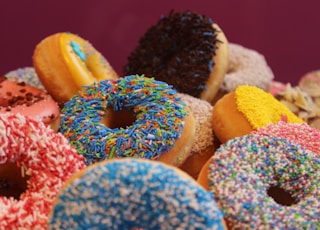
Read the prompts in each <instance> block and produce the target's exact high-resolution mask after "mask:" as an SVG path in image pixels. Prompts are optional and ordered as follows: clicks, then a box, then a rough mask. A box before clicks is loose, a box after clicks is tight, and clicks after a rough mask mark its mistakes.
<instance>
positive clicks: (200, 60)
mask: <svg viewBox="0 0 320 230" xmlns="http://www.w3.org/2000/svg"><path fill="white" fill-rule="evenodd" d="M228 44H229V43H228V40H227V38H226V36H225V34H224V33H223V31H222V29H221V28H220V27H219V26H218V24H217V23H215V22H214V21H213V20H212V19H211V18H208V17H206V16H205V15H200V14H197V13H194V12H191V11H185V12H170V14H169V15H168V16H166V17H162V18H161V19H160V20H159V21H158V23H157V24H156V25H154V26H152V27H151V28H149V29H148V31H147V32H146V33H145V34H144V36H143V37H142V38H141V39H140V41H139V44H138V46H137V48H136V49H135V50H133V52H132V53H131V54H130V56H129V57H128V64H127V65H126V66H125V68H124V73H125V74H126V75H131V74H145V75H146V76H147V77H148V76H152V77H154V78H155V79H157V80H160V81H164V82H166V83H168V84H169V85H173V86H174V88H175V89H177V91H179V92H180V93H185V94H189V95H191V96H194V97H197V98H201V99H202V100H206V101H208V102H211V101H212V99H213V98H214V97H215V95H216V93H217V92H218V90H219V88H220V86H221V84H222V81H223V78H224V76H225V74H226V72H227V69H228V59H229V57H228V56H229V48H228Z"/></svg>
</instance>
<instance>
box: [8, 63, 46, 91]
mask: <svg viewBox="0 0 320 230" xmlns="http://www.w3.org/2000/svg"><path fill="white" fill-rule="evenodd" d="M5 77H6V78H7V79H8V80H9V81H14V82H19V83H21V82H25V83H26V84H28V85H31V86H33V87H36V88H38V89H41V90H43V91H45V92H46V89H45V88H44V86H43V85H42V83H41V82H40V79H39V77H38V75H37V73H36V71H35V69H34V68H33V67H23V68H18V69H15V70H12V71H10V72H8V73H6V74H5Z"/></svg>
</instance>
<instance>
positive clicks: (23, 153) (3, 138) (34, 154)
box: [0, 113, 85, 229]
mask: <svg viewBox="0 0 320 230" xmlns="http://www.w3.org/2000/svg"><path fill="white" fill-rule="evenodd" d="M7 163H14V164H16V166H17V167H18V168H21V173H22V175H24V176H28V177H29V179H28V183H27V190H26V191H25V192H23V193H22V194H21V195H20V198H19V199H15V198H13V197H6V196H0V223H1V227H0V228H1V229H47V221H48V215H49V212H50V209H51V206H52V204H53V201H54V199H55V198H56V196H57V194H58V191H59V190H60V188H61V187H62V185H63V183H64V182H65V181H66V180H67V179H69V177H70V176H71V175H72V174H73V173H76V172H79V171H80V170H81V169H83V168H84V167H85V164H84V162H83V157H82V156H80V155H79V154H78V153H77V152H76V151H75V150H74V149H73V148H72V147H71V146H70V144H69V142H68V140H67V139H66V138H65V137H64V136H63V135H62V134H61V133H56V132H54V131H53V130H52V129H50V128H49V127H46V126H45V125H44V124H43V123H42V122H41V121H39V120H34V119H31V118H29V117H25V116H22V115H19V114H16V115H14V114H11V113H6V114H1V116H0V164H7ZM6 176H7V175H1V178H2V185H1V186H3V183H4V182H5V181H6Z"/></svg>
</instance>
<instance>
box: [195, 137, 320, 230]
mask: <svg viewBox="0 0 320 230" xmlns="http://www.w3.org/2000/svg"><path fill="white" fill-rule="evenodd" d="M203 170H205V171H207V173H208V174H205V173H204V174H203V175H206V177H207V178H209V179H207V178H205V181H206V180H207V181H209V187H210V191H211V192H212V195H213V198H214V199H215V200H216V202H217V204H218V207H219V208H220V210H221V211H222V213H223V214H224V218H225V220H226V223H227V225H228V227H229V229H318V227H319V223H320V203H319V201H320V186H319V181H320V157H319V155H317V154H315V153H314V152H312V151H310V150H308V149H306V148H304V147H302V146H300V145H299V144H296V143H294V142H290V141H289V140H287V139H284V138H279V137H275V136H264V135H262V136H261V135H257V134H250V135H246V136H242V137H238V138H234V139H232V140H230V141H228V142H227V143H226V144H223V145H222V146H221V147H220V148H219V149H217V151H216V153H215V155H214V156H213V157H212V158H211V160H210V163H209V167H207V168H204V169H203ZM198 182H199V183H200V184H202V180H201V178H199V181H198Z"/></svg>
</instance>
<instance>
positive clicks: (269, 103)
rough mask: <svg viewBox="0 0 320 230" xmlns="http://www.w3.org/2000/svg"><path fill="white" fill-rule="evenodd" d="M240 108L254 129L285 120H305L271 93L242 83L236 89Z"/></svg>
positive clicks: (237, 102) (293, 121)
mask: <svg viewBox="0 0 320 230" xmlns="http://www.w3.org/2000/svg"><path fill="white" fill-rule="evenodd" d="M235 97H236V104H237V107H238V110H239V111H240V112H241V113H242V114H243V115H244V116H245V117H246V118H247V120H248V121H249V123H250V124H251V125H252V127H253V128H254V129H258V128H261V127H264V126H266V125H268V124H271V123H276V122H278V121H281V120H283V118H284V117H285V118H286V120H287V122H290V123H303V122H304V121H303V120H301V119H300V118H299V117H297V116H296V115H295V114H294V113H292V112H291V111H290V110H289V109H288V108H287V107H286V106H285V105H283V104H282V103H281V102H280V101H278V100H277V99H276V98H274V97H273V96H272V95H271V94H270V93H267V92H265V91H263V90H262V89H260V88H258V87H255V86H248V85H242V86H238V87H237V89H236V90H235Z"/></svg>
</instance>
